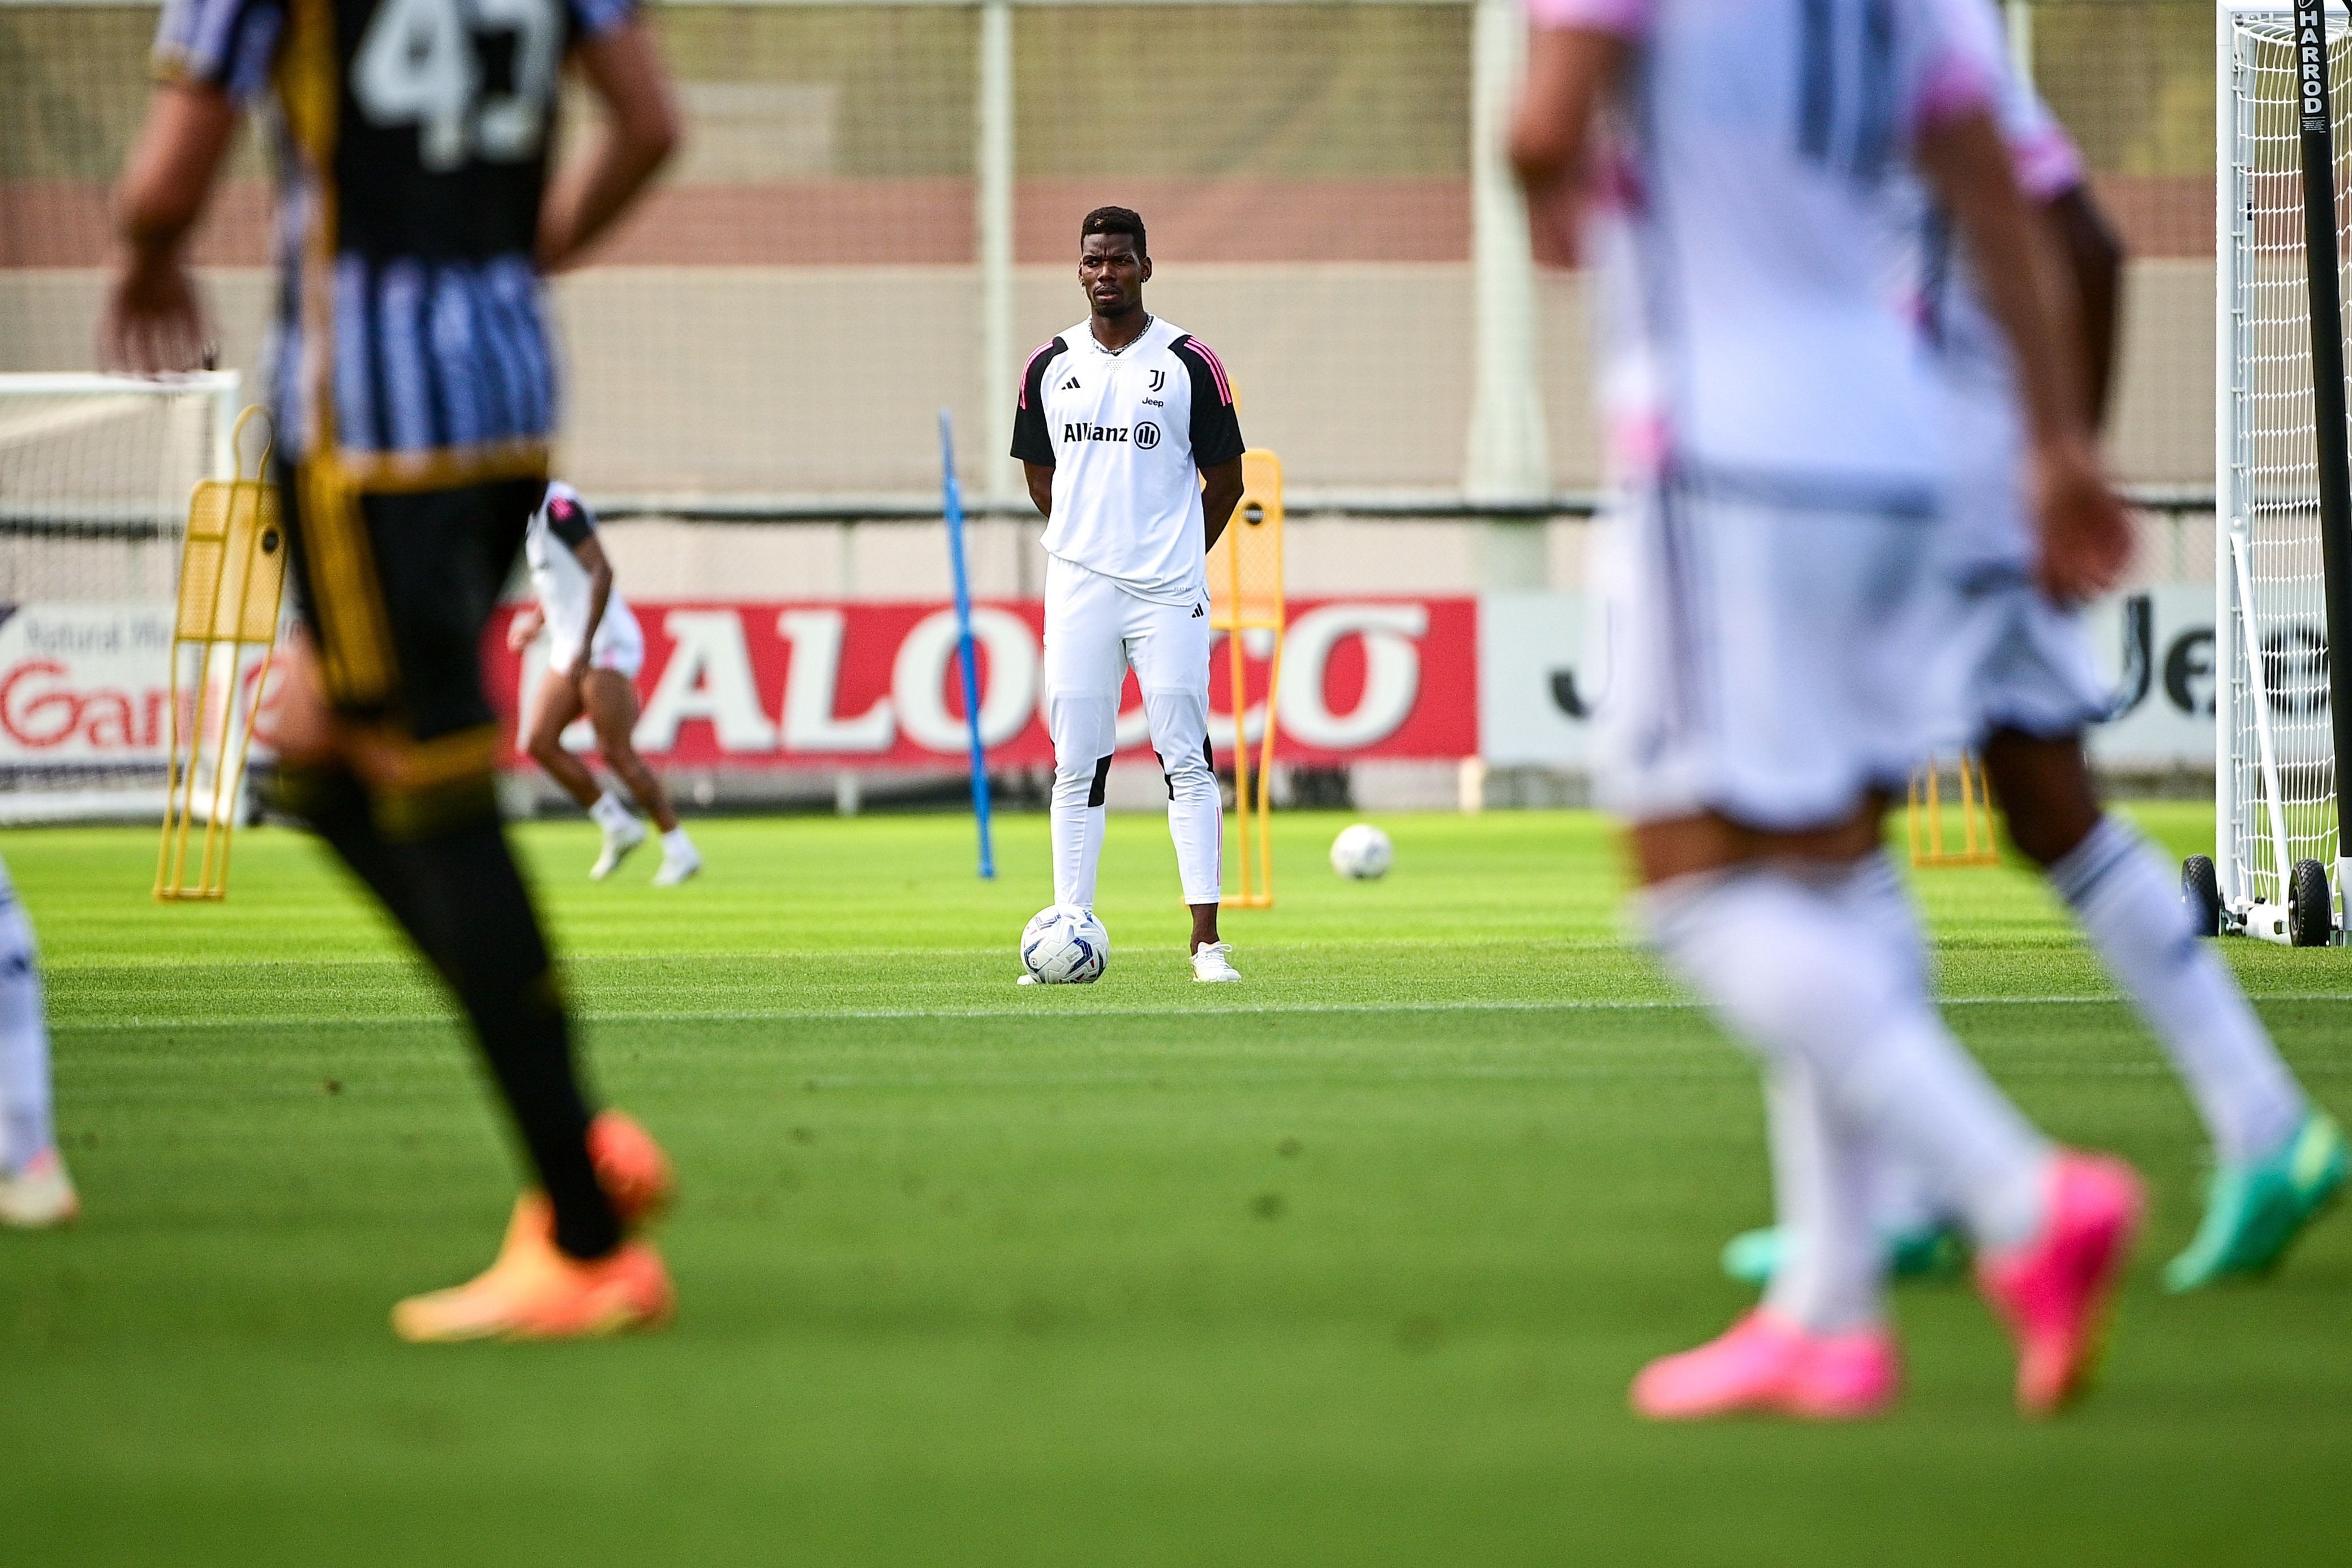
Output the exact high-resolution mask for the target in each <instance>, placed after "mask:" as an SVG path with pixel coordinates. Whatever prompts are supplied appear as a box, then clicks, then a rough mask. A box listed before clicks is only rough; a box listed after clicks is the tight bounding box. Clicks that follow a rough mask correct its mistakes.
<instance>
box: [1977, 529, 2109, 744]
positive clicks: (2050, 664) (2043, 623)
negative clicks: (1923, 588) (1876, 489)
mask: <svg viewBox="0 0 2352 1568" xmlns="http://www.w3.org/2000/svg"><path fill="white" fill-rule="evenodd" d="M1941 597H1942V600H1943V608H1942V611H1941V613H1940V616H1939V623H1938V630H1937V636H1936V643H1937V650H1938V652H1937V657H1938V659H1939V660H1941V661H1943V667H1944V674H1943V675H1942V677H1941V682H1940V684H1941V688H1942V691H1943V692H1944V693H1945V694H1946V695H1944V696H1943V697H1942V699H1941V701H1940V703H1939V706H1940V707H1941V708H1942V710H1943V711H1942V712H1941V713H1940V714H1939V715H1938V722H1937V734H1936V737H1935V738H1936V741H1937V746H1938V747H1939V748H1940V749H1942V750H1946V751H1950V750H1954V749H1957V748H1958V747H1972V746H1978V745H1980V744H1982V743H1983V741H1984V739H1985V737H1987V736H1989V735H1991V734H1992V733H1993V732H1994V731H1995V730H2002V729H2013V730H2018V731H2020V732H2021V733H2023V734H2026V735H2030V736H2032V737H2034V738H2036V739H2038V740H2060V739H2063V738H2065V737H2068V736H2072V735H2079V734H2080V733H2082V731H2084V729H2086V728H2088V727H2091V726H2092V725H2095V724H2097V723H2099V722H2100V721H2101V720H2103V719H2105V717H2106V716H2108V715H2109V714H2111V713H2113V712H2114V711H2115V705H2116V689H2115V685H2114V683H2113V682H2111V681H2110V680H2109V679H2108V678H2107V676H2106V674H2105V672H2103V671H2102V670H2101V669H2100V668H2099V661H2098V659H2097V657H2096V656H2095V654H2094V653H2092V652H2091V642H2090V638H2089V637H2088V636H2087V635H2086V634H2085V633H2084V629H2083V617H2082V615H2081V613H2080V612H2077V611H2071V610H2062V609H2060V608H2059V607H2058V606H2057V605H2055V604H2053V603H2052V602H2051V601H2049V600H2048V599H2047V598H2045V597H2043V595H2042V591H2041V590H2040V589H2039V588H2037V587H2035V586H2034V584H2033V581H2032V578H2031V576H2030V575H2029V570H2028V569H2027V568H2025V567H2024V566H2022V565H2014V564H2002V563H1990V562H1988V563H1980V564H1977V565H1974V566H1972V567H1969V568H1964V569H1958V570H1954V571H1952V572H1950V573H1949V574H1948V575H1947V576H1945V578H1944V579H1943V583H1942V595H1941Z"/></svg>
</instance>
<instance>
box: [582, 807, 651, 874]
mask: <svg viewBox="0 0 2352 1568" xmlns="http://www.w3.org/2000/svg"><path fill="white" fill-rule="evenodd" d="M645 841H646V825H645V824H644V823H643V822H640V821H637V820H636V819H635V817H622V818H619V819H617V820H615V821H612V822H609V823H607V824H606V825H605V828H604V853H603V854H601V855H598V856H597V857H596V863H595V864H594V865H592V866H590V867H589V868H588V875H589V876H590V878H591V879H593V880H594V881H596V882H602V881H604V879H605V878H606V877H608V876H610V875H612V874H613V873H614V872H616V871H618V870H620V869H621V862H623V861H625V860H627V859H628V858H629V852H630V851H631V850H633V849H635V848H636V847H637V846H638V845H639V844H641V843H644V842H645Z"/></svg>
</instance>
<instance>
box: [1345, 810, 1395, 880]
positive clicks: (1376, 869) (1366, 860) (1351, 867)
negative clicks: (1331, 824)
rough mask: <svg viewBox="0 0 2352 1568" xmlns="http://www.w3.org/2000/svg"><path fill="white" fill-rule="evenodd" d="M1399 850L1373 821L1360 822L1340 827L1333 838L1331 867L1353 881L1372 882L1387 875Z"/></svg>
mask: <svg viewBox="0 0 2352 1568" xmlns="http://www.w3.org/2000/svg"><path fill="white" fill-rule="evenodd" d="M1395 859H1396V850H1395V849H1394V848H1393V847H1392V846H1391V844H1390V843H1389V836H1388V835H1387V834H1386V833H1384V832H1382V831H1380V830H1379V829H1378V828H1376V827H1374V826H1372V825H1371V824H1370V822H1358V823H1357V824H1356V825H1355V826H1354V827H1352V828H1345V829H1342V830H1341V831H1340V833H1339V837H1338V838H1336V839H1333V840H1332V841H1331V869H1332V870H1333V871H1336V872H1338V873H1339V874H1340V875H1341V876H1344V877H1347V878H1349V880H1350V881H1353V882H1370V881H1371V880H1372V879H1373V878H1374V877H1377V876H1381V875H1385V874H1386V873H1387V872H1388V869H1389V864H1390V862H1392V861H1394V860H1395Z"/></svg>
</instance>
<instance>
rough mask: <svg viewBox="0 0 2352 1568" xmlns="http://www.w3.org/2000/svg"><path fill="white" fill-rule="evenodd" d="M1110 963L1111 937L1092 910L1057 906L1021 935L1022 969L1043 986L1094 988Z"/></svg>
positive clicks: (1038, 916)
mask: <svg viewBox="0 0 2352 1568" xmlns="http://www.w3.org/2000/svg"><path fill="white" fill-rule="evenodd" d="M1109 963H1110V934H1109V933H1108V932H1107V931H1105V930H1104V929H1103V924H1102V922H1101V921H1099V920H1097V919H1096V918H1095V914H1094V911H1093V910H1091V909H1074V908H1072V907H1070V906H1069V905H1068V904H1053V905H1051V906H1049V907H1047V908H1045V909H1041V910H1039V911H1038V912H1037V913H1036V914H1035V915H1033V916H1031V918H1030V921H1029V924H1028V925H1025V926H1024V927H1023V928H1022V931H1021V967H1023V968H1024V969H1026V970H1028V971H1029V975H1030V977H1031V978H1032V979H1034V980H1035V981H1036V982H1037V983H1038V984H1039V985H1041V986H1091V985H1093V984H1094V983H1095V982H1096V981H1097V980H1099V979H1101V978H1102V972H1103V969H1104V967H1106V966H1108V964H1109Z"/></svg>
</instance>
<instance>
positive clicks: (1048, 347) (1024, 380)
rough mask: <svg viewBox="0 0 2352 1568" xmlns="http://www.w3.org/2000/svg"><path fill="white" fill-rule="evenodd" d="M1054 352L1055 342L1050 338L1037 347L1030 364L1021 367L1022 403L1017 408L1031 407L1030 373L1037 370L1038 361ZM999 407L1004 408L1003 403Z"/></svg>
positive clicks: (1016, 405) (1030, 358)
mask: <svg viewBox="0 0 2352 1568" xmlns="http://www.w3.org/2000/svg"><path fill="white" fill-rule="evenodd" d="M1053 351H1054V340H1053V339H1051V338H1048V339H1046V340H1045V341H1044V342H1042V343H1040V344H1038V345H1037V351H1036V352H1035V353H1034V354H1032V355H1030V356H1029V362H1028V363H1027V364H1025V365H1024V366H1022V367H1021V401H1020V402H1018V403H1017V404H1015V405H1014V406H1015V407H1019V408H1027V407H1028V406H1029V372H1030V371H1034V370H1035V369H1036V368H1037V361H1039V360H1042V359H1044V358H1045V356H1046V355H1047V354H1050V353H1052V352H1053ZM997 406H998V407H999V408H1002V407H1003V406H1004V405H1003V403H999V404H997Z"/></svg>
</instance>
